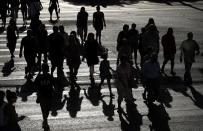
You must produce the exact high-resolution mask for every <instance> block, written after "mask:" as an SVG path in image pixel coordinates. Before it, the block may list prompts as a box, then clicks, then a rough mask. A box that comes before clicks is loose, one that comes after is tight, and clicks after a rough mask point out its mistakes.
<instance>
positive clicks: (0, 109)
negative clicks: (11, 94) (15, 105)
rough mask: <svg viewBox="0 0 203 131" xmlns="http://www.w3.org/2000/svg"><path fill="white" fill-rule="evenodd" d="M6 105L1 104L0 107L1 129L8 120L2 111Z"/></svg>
mask: <svg viewBox="0 0 203 131" xmlns="http://www.w3.org/2000/svg"><path fill="white" fill-rule="evenodd" d="M6 104H7V103H5V102H4V103H3V104H2V105H1V107H0V127H3V126H5V125H6V124H7V122H8V119H7V118H6V116H5V114H4V109H5V107H6Z"/></svg>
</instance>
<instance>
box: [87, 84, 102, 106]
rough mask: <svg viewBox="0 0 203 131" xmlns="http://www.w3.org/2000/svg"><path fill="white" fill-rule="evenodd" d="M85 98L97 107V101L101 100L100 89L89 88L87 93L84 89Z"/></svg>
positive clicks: (95, 87) (96, 87)
mask: <svg viewBox="0 0 203 131" xmlns="http://www.w3.org/2000/svg"><path fill="white" fill-rule="evenodd" d="M84 94H85V97H86V98H87V99H88V100H89V101H90V102H91V103H92V105H93V106H98V105H99V101H100V100H101V92H100V88H99V87H98V86H97V85H95V86H94V87H92V86H90V87H89V88H88V91H86V89H84Z"/></svg>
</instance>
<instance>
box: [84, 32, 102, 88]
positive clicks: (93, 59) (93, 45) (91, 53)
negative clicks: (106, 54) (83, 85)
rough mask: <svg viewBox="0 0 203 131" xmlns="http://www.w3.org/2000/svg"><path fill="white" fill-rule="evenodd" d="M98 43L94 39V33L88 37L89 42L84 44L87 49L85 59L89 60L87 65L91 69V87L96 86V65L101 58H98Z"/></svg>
mask: <svg viewBox="0 0 203 131" xmlns="http://www.w3.org/2000/svg"><path fill="white" fill-rule="evenodd" d="M98 46H99V44H98V42H97V41H96V40H95V38H94V34H93V33H89V34H88V37H87V41H86V42H85V44H84V49H85V58H86V60H87V65H88V67H89V73H90V80H91V85H92V86H94V84H95V81H94V75H93V74H94V65H96V64H98V63H99V58H98V56H97V54H98V51H97V50H98Z"/></svg>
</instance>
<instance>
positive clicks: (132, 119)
mask: <svg viewBox="0 0 203 131" xmlns="http://www.w3.org/2000/svg"><path fill="white" fill-rule="evenodd" d="M118 114H119V119H120V122H121V130H122V131H140V126H141V125H142V124H143V121H142V115H141V114H140V113H139V111H138V110H137V105H136V104H135V103H127V104H126V112H125V111H124V110H123V109H119V110H118Z"/></svg>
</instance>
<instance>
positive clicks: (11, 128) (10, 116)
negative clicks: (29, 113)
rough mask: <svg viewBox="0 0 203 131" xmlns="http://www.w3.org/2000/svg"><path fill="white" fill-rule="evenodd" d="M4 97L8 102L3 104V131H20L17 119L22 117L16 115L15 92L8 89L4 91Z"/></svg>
mask: <svg viewBox="0 0 203 131" xmlns="http://www.w3.org/2000/svg"><path fill="white" fill-rule="evenodd" d="M6 99H7V101H8V103H7V104H6V106H5V117H6V118H7V124H6V126H5V131H21V129H20V126H19V124H18V121H19V120H20V119H23V117H22V118H21V117H18V115H17V113H16V109H15V103H16V101H17V96H16V93H15V92H12V91H10V90H7V91H6Z"/></svg>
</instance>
